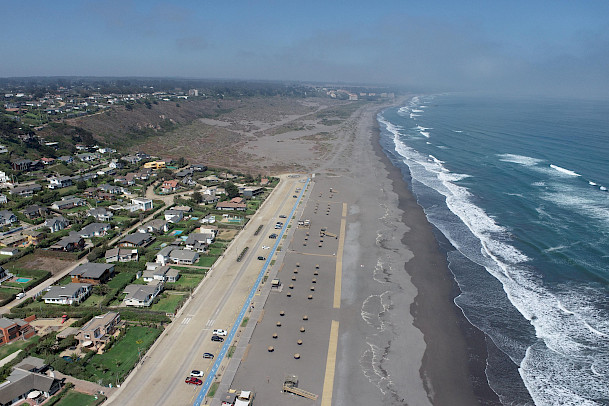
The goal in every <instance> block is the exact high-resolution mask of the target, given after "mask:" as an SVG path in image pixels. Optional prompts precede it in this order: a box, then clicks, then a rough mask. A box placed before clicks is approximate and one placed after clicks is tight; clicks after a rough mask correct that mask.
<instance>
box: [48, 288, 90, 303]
mask: <svg viewBox="0 0 609 406" xmlns="http://www.w3.org/2000/svg"><path fill="white" fill-rule="evenodd" d="M91 286H92V285H91V284H89V283H68V284H67V285H60V286H51V287H50V288H49V290H48V291H47V292H46V293H45V294H44V296H43V299H44V303H50V304H62V305H71V304H74V303H80V302H82V301H83V300H85V299H86V298H87V296H89V294H90V293H91Z"/></svg>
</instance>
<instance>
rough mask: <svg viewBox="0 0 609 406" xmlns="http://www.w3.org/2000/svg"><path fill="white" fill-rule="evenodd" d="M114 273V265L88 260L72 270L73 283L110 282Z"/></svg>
mask: <svg viewBox="0 0 609 406" xmlns="http://www.w3.org/2000/svg"><path fill="white" fill-rule="evenodd" d="M113 275H114V265H112V264H98V263H95V262H87V263H86V264H82V265H79V266H77V267H76V269H74V270H73V271H72V272H70V277H71V278H72V283H90V284H92V285H99V284H102V283H106V282H108V280H109V279H110V278H111V277H112V276H113Z"/></svg>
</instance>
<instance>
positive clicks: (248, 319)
mask: <svg viewBox="0 0 609 406" xmlns="http://www.w3.org/2000/svg"><path fill="white" fill-rule="evenodd" d="M248 321H250V318H249V317H244V318H243V321H242V322H241V327H245V326H247V322H248Z"/></svg>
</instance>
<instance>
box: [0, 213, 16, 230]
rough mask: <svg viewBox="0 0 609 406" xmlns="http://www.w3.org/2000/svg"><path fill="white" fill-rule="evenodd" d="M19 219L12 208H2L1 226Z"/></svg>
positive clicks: (0, 214)
mask: <svg viewBox="0 0 609 406" xmlns="http://www.w3.org/2000/svg"><path fill="white" fill-rule="evenodd" d="M16 221H17V216H15V214H13V212H12V211H10V210H0V226H7V225H9V224H13V223H14V222H16Z"/></svg>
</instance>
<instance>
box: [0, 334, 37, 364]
mask: <svg viewBox="0 0 609 406" xmlns="http://www.w3.org/2000/svg"><path fill="white" fill-rule="evenodd" d="M38 340H40V337H39V336H34V337H32V338H30V339H29V340H25V341H23V340H16V341H13V342H12V343H8V344H4V345H3V346H2V347H0V359H3V358H4V357H8V356H9V355H11V354H12V353H14V352H17V351H19V350H22V349H24V348H25V347H27V346H28V345H30V344H32V343H37V342H38Z"/></svg>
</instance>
